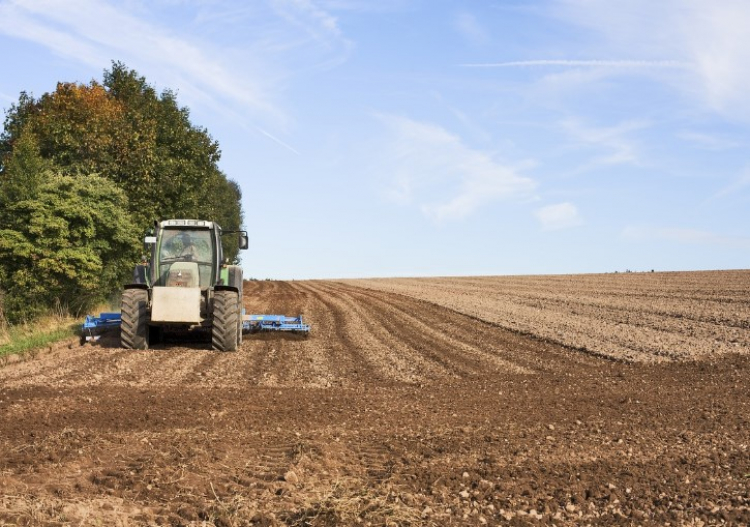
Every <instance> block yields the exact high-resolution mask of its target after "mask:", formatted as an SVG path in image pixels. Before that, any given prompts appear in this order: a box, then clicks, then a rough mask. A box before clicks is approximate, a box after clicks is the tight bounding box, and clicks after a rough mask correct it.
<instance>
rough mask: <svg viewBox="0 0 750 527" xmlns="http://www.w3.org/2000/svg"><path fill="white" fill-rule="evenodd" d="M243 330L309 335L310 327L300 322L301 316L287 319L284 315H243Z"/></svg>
mask: <svg viewBox="0 0 750 527" xmlns="http://www.w3.org/2000/svg"><path fill="white" fill-rule="evenodd" d="M242 327H243V330H245V331H248V332H249V333H256V332H258V331H291V332H296V333H305V334H307V333H309V332H310V325H309V324H305V323H304V322H303V321H302V315H300V316H298V317H287V316H284V315H245V316H244V317H243V320H242Z"/></svg>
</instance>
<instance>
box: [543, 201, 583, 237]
mask: <svg viewBox="0 0 750 527" xmlns="http://www.w3.org/2000/svg"><path fill="white" fill-rule="evenodd" d="M534 215H535V216H536V218H537V220H539V223H541V225H542V230H545V231H556V230H562V229H569V228H571V227H577V226H579V225H583V219H582V218H581V215H580V214H579V212H578V208H577V207H576V206H575V205H573V204H572V203H568V202H565V203H558V204H557V205H548V206H546V207H542V208H540V209H537V210H536V211H535V212H534Z"/></svg>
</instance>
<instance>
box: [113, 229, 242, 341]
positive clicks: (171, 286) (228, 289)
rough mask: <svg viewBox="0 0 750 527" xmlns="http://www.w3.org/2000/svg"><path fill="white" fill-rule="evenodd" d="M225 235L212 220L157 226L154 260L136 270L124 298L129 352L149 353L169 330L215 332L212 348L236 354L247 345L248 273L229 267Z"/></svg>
mask: <svg viewBox="0 0 750 527" xmlns="http://www.w3.org/2000/svg"><path fill="white" fill-rule="evenodd" d="M228 234H237V235H238V243H239V248H240V249H247V245H248V238H247V232H246V231H222V229H221V227H220V226H219V225H218V224H217V223H215V222H212V221H203V220H188V219H171V220H164V221H159V222H156V223H155V225H154V229H153V232H152V233H150V235H148V236H146V238H145V240H144V242H145V244H146V246H147V247H148V248H149V250H150V259H149V260H148V261H147V262H146V263H141V264H139V265H137V266H136V268H135V271H134V273H133V281H132V283H130V284H128V285H126V286H125V288H124V291H123V293H122V313H121V317H122V321H121V325H120V340H121V342H122V346H123V347H124V348H128V349H148V347H149V345H151V344H158V343H159V342H161V340H162V337H163V334H164V331H165V330H169V329H180V328H183V329H195V328H204V329H210V330H211V346H212V348H213V349H215V350H218V351H236V350H237V348H238V347H239V345H240V343H241V342H242V329H243V319H242V268H241V267H239V266H237V265H228V264H226V263H225V262H224V255H223V250H222V245H221V237H222V236H223V235H228Z"/></svg>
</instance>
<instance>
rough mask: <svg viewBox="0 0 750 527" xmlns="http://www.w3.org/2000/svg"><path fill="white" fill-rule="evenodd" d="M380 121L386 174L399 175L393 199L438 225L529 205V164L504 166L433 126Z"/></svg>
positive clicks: (385, 118)
mask: <svg viewBox="0 0 750 527" xmlns="http://www.w3.org/2000/svg"><path fill="white" fill-rule="evenodd" d="M379 118H380V120H381V121H382V122H383V123H384V124H385V125H386V126H387V128H388V130H389V133H390V140H389V141H388V143H387V144H386V146H385V149H384V150H385V151H384V152H383V153H382V159H381V163H384V164H385V166H382V167H381V169H382V170H384V171H386V172H387V173H392V174H394V175H395V178H394V181H393V183H392V188H391V191H390V192H389V195H390V197H391V198H392V199H394V200H397V201H399V202H402V203H410V204H416V205H417V206H418V207H419V208H420V210H421V211H422V212H423V213H424V214H425V215H426V216H427V217H429V218H431V219H433V220H435V221H438V222H441V221H448V220H455V219H460V218H464V217H466V216H469V215H471V214H472V213H473V212H475V211H476V210H477V209H479V208H480V207H482V206H486V205H488V204H490V203H493V202H498V201H502V200H509V199H516V200H527V199H529V197H530V195H531V192H532V191H533V189H534V188H536V182H535V181H534V180H533V179H531V178H529V177H527V176H524V175H522V171H523V170H525V169H528V168H529V167H530V166H532V163H530V162H524V163H520V164H518V165H511V164H508V163H504V162H502V161H499V160H497V159H495V158H494V157H493V155H492V154H491V153H489V152H484V151H481V150H477V149H474V148H471V147H469V146H468V145H466V144H465V143H464V142H463V140H462V139H461V137H459V136H458V135H456V134H453V133H451V132H449V131H447V130H445V129H444V128H442V127H440V126H437V125H434V124H430V123H422V122H418V121H414V120H411V119H408V118H406V117H399V116H382V115H381V116H379Z"/></svg>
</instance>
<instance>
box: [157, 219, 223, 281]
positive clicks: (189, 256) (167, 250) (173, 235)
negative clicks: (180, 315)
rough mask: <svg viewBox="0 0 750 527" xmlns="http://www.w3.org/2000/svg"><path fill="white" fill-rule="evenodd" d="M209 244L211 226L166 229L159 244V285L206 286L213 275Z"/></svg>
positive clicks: (210, 245)
mask: <svg viewBox="0 0 750 527" xmlns="http://www.w3.org/2000/svg"><path fill="white" fill-rule="evenodd" d="M211 247H212V243H211V231H210V230H181V229H165V230H164V231H163V233H162V237H161V243H160V244H159V283H160V285H167V286H169V285H174V286H183V287H196V286H200V287H209V286H210V285H211V283H212V278H213V277H212V276H211V274H212V271H213V262H212V259H213V257H212V256H213V255H212V250H211ZM173 267H174V269H173ZM172 275H175V276H172Z"/></svg>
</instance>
